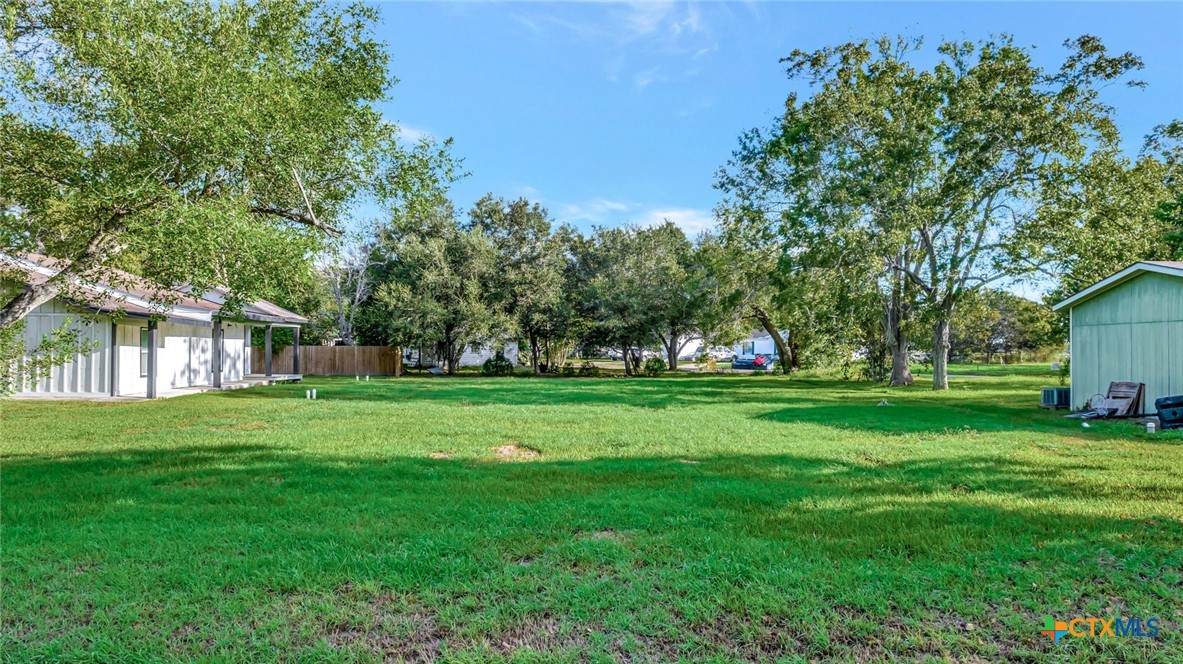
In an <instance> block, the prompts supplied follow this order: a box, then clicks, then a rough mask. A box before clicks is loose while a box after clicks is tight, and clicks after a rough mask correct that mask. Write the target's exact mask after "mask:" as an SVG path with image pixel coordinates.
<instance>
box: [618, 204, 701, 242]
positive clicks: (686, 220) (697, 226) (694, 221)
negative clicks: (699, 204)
mask: <svg viewBox="0 0 1183 664" xmlns="http://www.w3.org/2000/svg"><path fill="white" fill-rule="evenodd" d="M667 219H668V220H669V221H672V222H673V223H674V225H675V226H677V227H678V228H681V229H682V231H683V232H684V233H686V236H687V237H691V238H693V237H696V236H697V235H698V234H699V233H701V232H703V231H705V230H708V229H710V228H713V227H714V225H715V216H714V215H713V214H712V213H711V211H710V210H702V209H699V208H657V209H652V210H647V211H646V212H644V213H643V214H642V215H641V216H640V217H639V218H638V219H637V223H638V224H640V225H641V226H658V225H660V224H662V223H664V222H665V221H666V220H667Z"/></svg>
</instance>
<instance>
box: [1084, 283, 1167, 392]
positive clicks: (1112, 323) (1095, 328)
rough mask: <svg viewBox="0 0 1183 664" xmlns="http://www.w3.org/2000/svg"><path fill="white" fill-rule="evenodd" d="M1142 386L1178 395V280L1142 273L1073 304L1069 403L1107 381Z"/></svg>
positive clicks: (1099, 389) (1101, 387)
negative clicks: (1132, 382)
mask: <svg viewBox="0 0 1183 664" xmlns="http://www.w3.org/2000/svg"><path fill="white" fill-rule="evenodd" d="M1123 380H1124V381H1135V382H1141V383H1145V384H1146V401H1145V403H1144V408H1145V410H1146V411H1147V412H1153V411H1154V400H1155V399H1157V398H1159V397H1163V396H1167V395H1173V394H1183V278H1179V277H1173V276H1170V275H1166V274H1157V273H1143V274H1140V275H1139V276H1137V277H1134V278H1133V279H1131V280H1129V281H1127V282H1125V283H1123V284H1120V285H1118V286H1115V287H1114V288H1112V289H1110V290H1108V291H1106V292H1104V293H1101V294H1099V295H1097V296H1096V297H1093V298H1092V299H1089V300H1086V301H1084V302H1082V303H1080V304H1078V305H1076V306H1075V307H1073V308H1072V404H1073V406H1076V407H1078V408H1079V407H1083V406H1084V405H1085V403H1087V401H1088V399H1089V397H1090V396H1092V395H1093V394H1097V393H1102V394H1103V393H1104V392H1105V391H1106V390H1107V389H1108V388H1109V383H1110V382H1112V381H1123Z"/></svg>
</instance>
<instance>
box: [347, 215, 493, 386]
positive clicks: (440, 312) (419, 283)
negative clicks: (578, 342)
mask: <svg viewBox="0 0 1183 664" xmlns="http://www.w3.org/2000/svg"><path fill="white" fill-rule="evenodd" d="M378 251H379V252H380V253H381V254H382V255H383V256H384V257H385V258H386V261H387V264H386V265H385V266H384V267H383V268H382V269H381V270H380V271H379V276H378V277H377V279H378V285H377V286H376V287H375V290H374V297H373V302H372V303H371V306H370V312H369V314H368V315H369V317H370V319H371V321H373V325H375V326H376V327H377V328H379V330H380V334H381V337H382V339H383V340H384V341H385V343H388V344H391V345H399V346H420V347H423V346H427V347H430V348H433V349H435V350H436V357H438V358H440V359H442V360H444V362H445V363H446V365H447V369H448V373H450V374H455V373H456V372H457V370H458V369H459V365H458V360H459V356H460V354H461V353H462V352H463V349H464V347H465V346H467V345H469V344H471V343H473V342H477V341H480V342H484V341H487V340H492V341H495V340H496V339H498V338H504V337H505V335H506V334H507V333H508V332H509V331H510V329H511V327H512V323H511V321H510V320H509V318H508V316H507V315H506V314H505V311H504V309H503V308H502V307H501V306H500V305H499V303H498V302H497V300H496V293H495V288H496V284H497V279H496V275H497V271H498V265H497V256H498V255H497V248H496V244H495V243H494V241H493V240H492V238H490V237H489V236H488V235H487V234H486V233H485V232H484V231H483V230H481V229H480V228H473V227H470V226H468V225H465V224H461V223H460V222H459V220H458V219H457V215H456V211H455V208H453V207H452V206H451V205H450V204H449V205H442V206H439V207H437V208H435V209H433V210H430V211H428V212H425V213H416V214H413V215H406V216H397V217H395V219H394V220H393V221H392V222H391V224H390V226H389V227H388V228H387V229H385V230H384V232H383V235H382V239H381V241H380V244H379V248H378Z"/></svg>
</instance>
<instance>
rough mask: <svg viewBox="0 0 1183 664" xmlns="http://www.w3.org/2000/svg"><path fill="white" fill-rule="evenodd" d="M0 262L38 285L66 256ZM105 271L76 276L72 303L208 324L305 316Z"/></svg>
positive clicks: (0, 256)
mask: <svg viewBox="0 0 1183 664" xmlns="http://www.w3.org/2000/svg"><path fill="white" fill-rule="evenodd" d="M0 264H3V265H4V266H5V267H7V268H10V269H15V270H18V271H20V272H23V273H24V275H25V283H28V284H39V283H44V282H46V281H48V280H49V279H51V278H53V277H54V276H56V275H57V274H58V273H59V272H60V271H61V269H62V268H64V267H65V266H66V265H67V264H68V261H64V260H61V259H57V258H53V257H51V256H45V255H43V254H33V253H30V254H20V255H11V254H6V253H3V252H0ZM104 271H105V272H106V273H107V274H109V275H110V277H111V278H110V279H109V280H108V281H107V282H106V283H100V282H94V281H83V280H81V279H79V280H76V281H75V282H74V284H73V288H75V289H77V291H79V292H80V294H82V295H84V297H82V298H81V301H78V302H74V304H76V305H78V306H81V307H83V308H86V309H90V310H92V311H96V312H100V313H113V312H116V311H119V312H122V313H123V314H125V315H129V316H134V317H137V318H147V317H150V316H158V317H161V318H164V319H165V320H168V321H172V322H176V323H186V324H196V325H207V326H208V325H209V324H210V322H211V321H212V320H214V319H229V320H247V321H254V322H260V323H279V324H300V323H307V322H308V319H307V318H305V317H303V316H301V315H300V314H297V313H295V312H293V311H289V310H287V309H284V308H283V307H281V306H279V305H277V304H275V303H273V302H268V301H267V300H255V301H253V302H248V303H246V304H245V305H244V306H243V308H242V311H241V312H231V311H226V312H225V314H223V311H222V309H223V306H222V305H223V304H224V303H225V301H226V297H227V294H226V291H225V290H224V289H213V290H211V291H207V292H205V293H194V292H192V290H191V289H189V288H187V287H179V288H173V289H166V290H169V291H171V292H170V293H169V297H168V298H167V299H168V300H169V301H168V302H164V301H162V298H161V297H160V294H161V289H159V288H157V287H154V286H153V285H152V284H151V283H150V282H148V281H147V280H145V279H143V278H142V277H139V276H136V275H134V274H130V273H128V272H124V271H122V270H116V269H114V268H109V269H104Z"/></svg>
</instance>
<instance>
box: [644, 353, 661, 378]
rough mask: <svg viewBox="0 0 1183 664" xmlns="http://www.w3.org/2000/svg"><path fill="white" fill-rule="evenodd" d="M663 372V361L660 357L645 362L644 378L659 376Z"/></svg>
mask: <svg viewBox="0 0 1183 664" xmlns="http://www.w3.org/2000/svg"><path fill="white" fill-rule="evenodd" d="M663 371H665V360H663V359H661V358H660V357H651V358H649V359H648V360H645V375H646V376H660V375H661V372H663Z"/></svg>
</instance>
